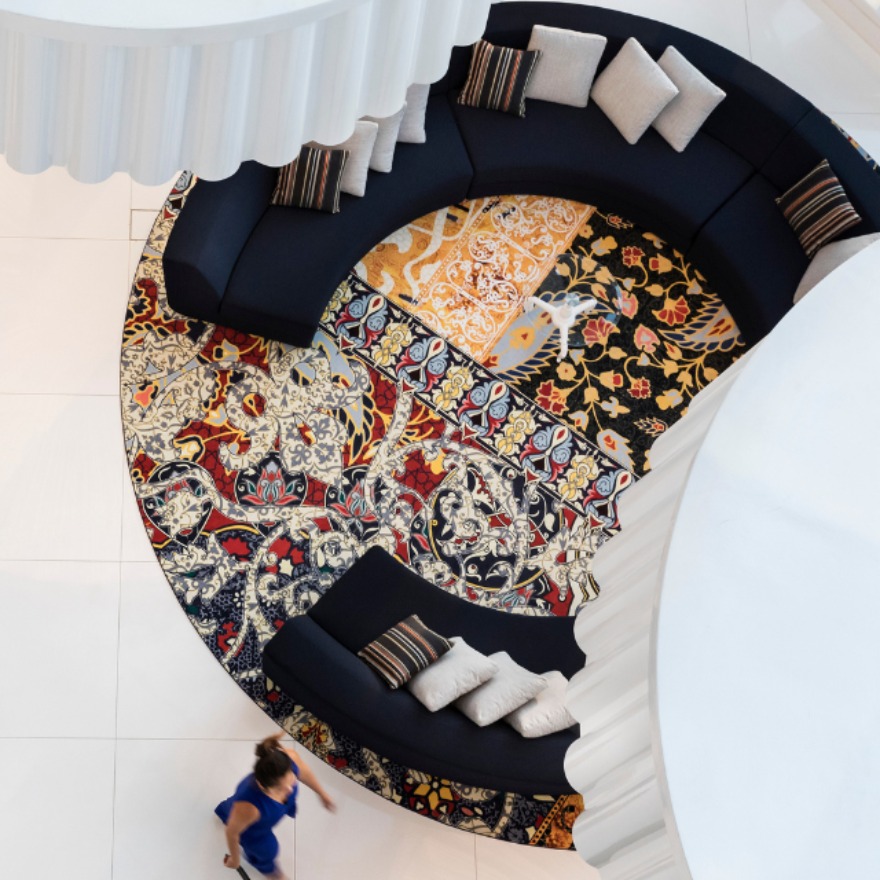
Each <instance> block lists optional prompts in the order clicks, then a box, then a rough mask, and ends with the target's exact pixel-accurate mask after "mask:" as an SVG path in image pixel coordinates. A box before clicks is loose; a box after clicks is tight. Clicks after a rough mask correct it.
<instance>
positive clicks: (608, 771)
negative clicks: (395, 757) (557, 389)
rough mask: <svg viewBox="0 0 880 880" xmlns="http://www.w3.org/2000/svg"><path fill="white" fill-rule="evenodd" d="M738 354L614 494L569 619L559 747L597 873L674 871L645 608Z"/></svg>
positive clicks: (627, 876) (652, 615) (620, 875)
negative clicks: (631, 481)
mask: <svg viewBox="0 0 880 880" xmlns="http://www.w3.org/2000/svg"><path fill="white" fill-rule="evenodd" d="M747 360H748V356H746V357H744V358H741V359H740V360H739V361H737V363H736V364H734V365H733V366H732V367H731V368H730V369H728V370H727V371H725V372H724V373H722V375H721V376H719V377H718V379H716V380H715V381H714V382H713V383H712V384H711V385H709V386H708V387H707V388H706V389H705V390H704V391H702V392H701V393H700V394H699V395H697V397H696V398H695V399H694V401H693V402H692V404H691V406H690V409H689V411H688V415H687V416H686V417H685V419H684V420H682V421H681V422H679V423H678V424H677V425H675V426H674V427H673V428H672V429H670V430H669V431H668V432H667V433H665V434H662V435H661V436H660V437H659V438H658V439H657V441H656V442H655V443H654V446H653V447H652V449H651V465H652V469H651V472H650V473H649V474H647V475H646V476H645V477H643V478H642V479H641V480H640V481H639V482H638V483H636V484H635V485H634V486H632V487H631V488H629V489H628V490H627V491H626V492H625V493H624V495H623V496H622V498H621V501H620V508H619V515H620V524H621V530H620V533H619V534H618V535H616V536H615V537H614V538H613V539H612V540H611V541H609V542H607V543H606V544H604V545H603V546H602V547H601V548H600V549H599V551H598V553H597V554H596V556H595V558H594V560H593V573H594V574H595V576H596V579H597V580H598V582H599V585H600V586H601V588H602V592H601V594H600V598H599V599H598V600H597V601H596V602H594V603H593V604H591V605H590V606H588V607H587V608H585V609H584V612H583V613H581V614H580V615H579V616H578V619H577V621H576V623H575V637H576V638H577V641H578V644H579V645H580V647H581V649H582V650H583V651H584V653H585V654H587V665H586V667H585V668H584V669H583V670H582V671H581V672H580V673H578V675H576V676H575V677H574V678H573V679H572V681H571V683H570V685H569V688H568V694H567V702H568V705H569V709H570V710H571V712H572V714H573V715H574V716H575V718H577V720H578V722H579V723H580V725H581V737H580V739H579V740H577V742H576V743H575V744H574V745H573V746H572V748H571V749H570V750H569V752H568V755H567V756H566V764H565V772H566V775H567V777H568V780H569V782H571V784H572V785H573V786H574V787H575V788H576V789H577V790H578V791H580V792H581V793H582V794H583V796H584V802H585V804H586V809H585V811H584V812H583V813H582V814H581V816H580V817H579V818H578V820H577V822H576V824H575V827H574V840H575V847H576V848H577V850H578V852H579V853H580V854H581V856H582V857H583V858H584V859H585V860H586V861H587V862H589V863H590V864H591V865H593V866H595V867H597V868H599V869H600V871H601V874H602V880H643V878H645V880H647V878H652V880H684V878H687V877H689V875H688V874H687V873H686V868H685V867H684V866H683V860H682V858H681V855H680V848H679V845H678V840H677V837H676V832H675V826H674V823H672V822H671V821H669V816H668V814H667V812H665V806H664V805H665V804H666V803H667V802H668V797H667V796H666V795H665V792H664V790H663V785H664V771H663V758H662V755H661V754H660V752H659V750H658V749H657V748H656V747H655V746H656V742H657V739H658V738H657V731H656V725H655V722H654V716H655V712H654V711H653V710H652V703H653V699H654V695H653V687H652V681H653V678H654V673H653V666H654V650H655V644H654V642H655V632H656V629H655V628H656V616H657V609H658V603H659V598H660V590H661V587H662V583H663V581H662V578H663V569H664V564H665V560H666V548H667V545H668V543H669V541H670V539H671V535H672V531H673V528H674V525H675V512H676V510H677V507H678V502H679V498H680V496H681V494H682V492H683V491H684V488H685V485H686V483H687V477H688V474H689V472H690V468H691V464H692V463H693V460H694V456H695V455H696V453H697V451H698V450H699V448H700V445H701V443H702V441H703V438H704V437H705V435H706V431H707V430H708V428H709V426H710V425H711V423H712V419H713V417H714V415H715V413H716V412H717V410H718V407H719V406H720V405H721V402H722V401H723V400H724V398H725V397H726V395H727V391H728V390H729V388H730V386H731V384H732V382H733V380H734V378H735V377H736V375H738V373H739V371H740V370H742V368H743V365H744V363H745V362H746V361H747Z"/></svg>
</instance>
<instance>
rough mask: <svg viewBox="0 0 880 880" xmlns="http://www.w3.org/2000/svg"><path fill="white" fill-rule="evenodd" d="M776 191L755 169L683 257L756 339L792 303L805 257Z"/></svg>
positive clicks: (746, 334)
mask: <svg viewBox="0 0 880 880" xmlns="http://www.w3.org/2000/svg"><path fill="white" fill-rule="evenodd" d="M778 195H779V190H777V189H776V188H775V187H774V186H773V185H772V184H771V183H770V182H769V181H768V180H766V179H765V178H764V177H762V176H761V175H759V174H756V175H755V176H754V177H753V178H752V179H751V180H750V181H749V182H748V183H747V184H746V186H744V187H743V188H742V189H741V190H740V191H739V192H738V193H737V194H736V195H735V196H733V198H732V199H730V201H729V202H728V203H727V204H726V205H725V206H724V207H723V208H722V209H721V210H720V211H719V212H718V213H717V214H716V215H715V216H714V217H713V218H712V219H711V220H710V221H709V222H708V223H707V224H706V225H705V227H704V228H703V229H702V230H701V231H700V234H699V236H698V237H697V239H696V240H695V241H694V244H693V246H692V247H691V248H690V250H689V251H688V254H687V257H688V260H690V261H691V262H692V263H693V264H694V266H695V268H697V269H698V270H699V271H700V272H701V273H702V274H703V275H704V276H705V277H706V278H711V279H712V283H713V285H714V286H715V288H716V290H717V292H718V295H719V296H720V297H721V299H722V300H723V301H724V304H725V305H726V306H727V307H728V309H729V310H730V313H731V314H732V315H733V318H734V320H735V321H736V323H737V326H738V327H739V329H740V332H741V333H742V335H743V337H744V338H745V339H746V341H747V342H749V343H750V344H754V343H756V342H758V341H759V340H760V339H762V338H763V337H764V336H766V335H767V333H769V332H770V331H771V330H772V329H773V327H774V326H775V325H776V324H777V323H778V322H779V320H780V319H781V318H782V316H783V315H784V314H785V313H786V312H787V311H788V310H789V309H790V308H791V300H792V296H793V295H794V292H795V290H796V289H797V286H798V283H799V282H800V280H801V277H802V276H803V274H804V272H805V271H806V269H807V265H808V262H809V261H808V260H807V256H806V254H804V251H803V248H802V247H801V246H800V242H798V240H797V237H796V236H795V234H794V232H792V230H791V227H790V226H789V225H788V223H787V222H786V220H785V217H784V216H783V215H782V212H781V211H780V210H779V208H778V207H777V205H776V202H775V201H774V199H775V198H776V196H778Z"/></svg>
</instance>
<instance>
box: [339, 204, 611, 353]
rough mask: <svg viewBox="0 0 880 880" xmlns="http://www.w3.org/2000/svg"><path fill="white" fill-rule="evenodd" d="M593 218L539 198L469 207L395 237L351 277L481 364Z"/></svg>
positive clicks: (578, 208) (588, 210)
mask: <svg viewBox="0 0 880 880" xmlns="http://www.w3.org/2000/svg"><path fill="white" fill-rule="evenodd" d="M594 211H595V208H593V207H592V206H590V205H582V204H580V203H579V202H572V201H567V200H564V199H555V198H548V197H545V196H510V197H503V198H500V199H499V198H497V197H495V198H486V199H474V200H473V201H469V202H464V203H462V204H460V205H454V206H452V207H449V208H444V209H443V210H440V211H435V212H434V213H432V214H427V215H426V216H424V217H421V218H419V219H418V220H417V221H415V222H414V223H410V224H408V225H407V226H404V227H403V228H402V229H399V230H398V231H397V232H395V233H394V234H392V235H390V236H389V237H388V238H386V239H385V240H384V241H383V242H382V243H381V244H380V245H378V246H377V247H375V248H373V250H372V251H370V253H369V254H367V255H366V256H365V257H364V258H363V261H362V262H361V263H359V264H358V266H357V267H356V271H357V273H358V274H359V275H360V276H361V277H362V278H364V280H366V281H367V282H368V283H369V284H370V285H371V286H373V287H375V288H376V289H377V290H380V291H381V292H382V293H384V294H385V295H386V296H387V297H388V298H389V299H390V300H391V301H392V302H395V303H397V304H398V305H400V306H402V307H403V308H405V309H407V310H408V311H410V312H413V313H414V314H416V315H418V317H419V319H420V320H421V321H423V322H424V323H425V324H427V325H428V326H429V327H430V328H431V329H432V330H435V331H438V332H441V333H442V334H443V335H444V336H445V337H446V338H447V339H448V340H449V341H450V342H452V343H453V344H454V345H456V346H457V347H458V348H460V349H462V350H463V351H464V352H466V353H467V354H469V355H470V356H471V357H472V358H474V359H475V360H477V361H480V362H482V361H484V360H485V359H486V358H488V357H489V355H490V354H491V352H492V350H493V348H494V347H495V345H496V343H497V342H498V340H499V339H500V338H501V337H502V336H503V335H504V333H505V331H506V330H507V328H508V327H509V326H510V325H511V323H512V322H513V321H514V320H515V319H516V317H517V316H518V315H519V314H520V312H521V310H522V306H523V303H524V302H525V301H526V299H527V298H528V297H529V296H531V295H532V294H533V293H534V292H535V291H536V290H537V289H538V287H539V286H540V284H541V282H542V281H543V280H544V278H545V277H546V276H547V274H548V273H549V272H550V271H551V270H552V269H553V267H554V266H555V265H556V261H557V258H558V257H559V256H560V255H561V254H563V253H565V252H566V251H567V250H568V248H569V246H570V245H571V243H572V241H573V240H574V238H575V237H576V236H577V234H578V232H579V231H580V230H581V228H582V227H583V226H584V225H585V224H586V223H587V222H588V221H589V219H590V217H591V216H592V214H593V212H594Z"/></svg>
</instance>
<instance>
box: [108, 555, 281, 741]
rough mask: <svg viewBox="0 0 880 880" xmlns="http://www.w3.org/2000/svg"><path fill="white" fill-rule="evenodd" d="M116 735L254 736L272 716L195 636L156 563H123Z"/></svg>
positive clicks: (264, 733)
mask: <svg viewBox="0 0 880 880" xmlns="http://www.w3.org/2000/svg"><path fill="white" fill-rule="evenodd" d="M119 643H120V644H119V704H118V705H119V715H118V734H119V736H120V737H123V738H125V737H133V738H139V739H151V738H157V739H162V738H172V739H198V738H203V739H217V738H222V739H243V740H247V741H251V740H259V739H262V738H263V737H265V736H267V735H268V734H269V733H271V731H272V730H273V723H272V721H271V720H270V719H269V718H268V717H267V716H266V715H265V714H264V713H263V712H262V711H261V710H260V709H258V708H257V706H256V705H255V704H254V703H253V702H252V701H251V700H250V699H249V698H248V697H247V696H246V695H245V693H244V692H243V691H242V690H241V688H239V687H238V685H237V684H236V683H235V682H234V681H233V680H232V679H231V678H230V677H229V675H228V674H227V673H226V671H225V670H224V669H223V667H222V666H221V665H220V664H219V663H218V662H217V661H216V660H215V659H214V657H213V656H212V655H211V652H210V651H209V650H208V649H207V648H206V647H205V645H204V644H203V643H202V640H201V639H200V638H199V635H198V633H197V632H196V631H195V630H194V629H193V627H192V625H191V624H190V622H189V620H187V618H186V615H185V614H184V613H183V610H182V609H181V608H180V606H179V605H178V603H177V600H176V599H175V597H174V594H173V593H172V591H171V588H170V587H169V586H168V582H167V581H166V580H165V575H164V574H163V573H162V570H161V569H160V568H159V564H158V563H157V562H156V561H155V560H154V561H153V562H135V563H123V565H122V597H121V614H120V623H119Z"/></svg>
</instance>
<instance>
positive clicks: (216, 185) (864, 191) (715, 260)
mask: <svg viewBox="0 0 880 880" xmlns="http://www.w3.org/2000/svg"><path fill="white" fill-rule="evenodd" d="M536 23H537V24H545V25H549V26H553V27H560V28H569V29H573V30H579V31H584V32H590V33H598V34H602V35H604V36H606V37H607V39H608V45H607V46H606V48H605V52H604V54H603V56H602V61H601V63H600V66H599V72H601V70H602V69H603V68H604V67H605V65H607V63H608V62H609V61H610V60H611V59H612V58H613V57H614V56H615V54H616V53H617V51H618V50H619V49H620V47H621V46H622V45H623V43H624V42H625V40H626V39H627V38H629V37H631V36H632V37H635V38H636V39H638V40H639V41H640V42H641V43H642V45H643V46H644V47H645V48H646V49H647V51H648V52H649V54H650V55H652V57H654V58H657V57H659V55H660V54H661V53H662V52H663V51H664V50H665V48H666V47H667V46H668V45H674V46H675V47H676V48H677V49H678V50H679V51H680V52H682V54H684V56H685V57H686V58H688V60H690V61H691V62H692V63H693V64H694V65H695V66H696V67H697V68H699V69H700V70H701V71H702V72H703V73H704V74H705V75H706V76H708V77H709V78H710V79H711V80H712V81H713V82H715V83H716V84H717V85H718V86H720V87H721V88H722V89H724V90H725V91H726V92H727V97H726V98H725V99H724V100H723V101H722V102H721V104H720V105H719V106H718V107H717V108H716V109H715V111H714V112H713V113H712V114H711V115H710V116H709V118H708V120H707V121H706V123H705V125H704V126H703V128H702V129H701V130H700V131H699V132H698V133H697V135H696V136H695V137H694V139H693V141H691V143H690V144H689V145H688V146H687V148H686V149H685V150H684V152H682V153H677V152H676V151H675V150H673V149H672V148H671V147H670V146H669V145H668V144H667V143H666V142H665V141H664V140H663V139H662V138H661V137H660V135H659V134H658V133H657V132H656V131H654V130H653V129H649V130H648V131H647V132H646V133H645V135H644V136H643V137H642V138H641V139H640V140H639V142H638V143H637V144H635V145H630V144H628V143H626V141H624V139H623V138H622V136H621V135H620V134H619V133H618V132H617V131H616V129H614V127H613V125H612V124H611V122H610V121H609V120H608V119H607V117H605V115H604V114H603V113H602V111H601V110H599V108H598V107H597V106H596V105H595V104H594V103H593V102H591V103H590V104H589V105H588V106H587V107H586V108H583V109H582V108H574V107H569V106H565V105H561V104H553V103H549V102H544V101H536V100H528V101H527V103H526V116H525V118H520V117H516V116H512V115H510V114H505V113H499V112H496V111H491V110H480V109H475V108H471V107H465V106H461V105H459V104H458V103H457V102H456V98H457V95H458V91H459V90H460V88H461V86H462V85H463V83H464V80H465V78H466V76H467V69H468V64H469V59H470V51H471V50H470V47H456V48H455V49H454V50H453V52H452V56H451V59H450V66H449V70H448V72H447V74H446V76H444V77H443V79H441V80H440V81H439V82H437V83H435V84H434V85H433V86H432V87H431V97H430V99H429V102H428V108H427V114H426V123H425V127H426V131H427V142H426V143H425V144H398V145H397V149H396V152H395V157H394V165H393V169H392V171H391V172H390V173H387V174H380V173H376V172H371V173H370V176H369V182H368V185H367V192H366V195H365V196H364V197H363V198H355V197H353V196H347V195H343V196H342V204H341V210H340V212H339V213H338V214H322V213H320V212H316V211H307V210H304V209H299V208H281V207H277V206H270V205H269V199H270V197H271V193H272V189H273V187H274V182H275V175H276V169H274V168H269V167H267V166H263V165H260V164H259V163H256V162H246V163H244V164H243V165H242V166H241V167H240V168H239V170H238V171H237V172H236V173H235V174H234V175H232V177H230V178H228V179H226V180H222V181H216V182H212V181H205V180H200V181H198V182H197V183H196V185H195V187H194V188H193V190H192V191H191V193H190V194H189V196H188V198H187V201H186V203H185V205H184V207H183V209H182V211H181V213H180V216H179V217H178V219H177V221H176V223H175V225H174V229H173V231H172V234H171V236H170V239H169V241H168V245H167V248H166V251H165V255H164V269H165V280H166V290H167V293H168V299H169V303H170V304H171V306H172V307H173V308H174V309H176V310H178V311H180V312H182V313H183V314H185V315H190V316H192V317H197V318H201V319H203V320H208V321H212V322H215V323H220V324H225V325H227V326H231V327H233V328H235V329H238V330H242V331H245V332H250V333H257V334H260V335H263V336H267V337H269V338H273V339H278V340H281V341H283V342H288V343H290V344H293V345H301V346H306V345H308V344H310V342H311V340H312V337H313V335H314V333H315V330H316V328H317V325H318V321H319V320H320V316H321V314H322V312H323V309H324V307H325V306H326V304H327V302H328V301H329V299H330V297H331V295H332V293H333V291H334V290H335V289H336V287H337V286H338V285H339V283H341V282H342V281H343V280H344V279H345V277H346V276H347V274H348V272H349V270H350V269H351V267H352V266H354V265H355V264H356V263H357V262H358V261H359V260H360V259H361V257H362V256H363V255H364V254H365V253H367V252H368V251H369V250H370V249H371V248H372V247H373V246H374V245H375V244H377V243H378V242H379V241H381V240H382V239H383V238H384V237H386V236H387V235H389V234H390V233H392V232H394V231H395V230H397V229H399V228H400V227H401V226H403V225H405V224H406V223H407V222H410V221H412V220H414V219H416V218H418V217H420V216H422V215H424V214H426V213H428V212H430V211H434V210H439V209H442V208H444V207H446V206H448V205H453V204H457V203H459V202H461V201H462V200H464V199H466V198H478V197H482V196H492V195H508V194H513V193H530V194H535V195H548V196H558V197H565V198H571V199H575V200H578V201H582V202H586V203H590V204H596V205H598V206H599V207H600V208H602V209H603V210H613V211H614V212H616V213H619V214H620V215H622V216H624V217H626V218H627V219H629V220H632V221H634V222H635V223H637V224H639V225H641V226H643V227H646V228H647V229H648V230H650V231H651V232H654V233H656V234H658V235H660V236H661V237H663V238H665V239H667V240H668V241H669V242H670V243H671V244H672V245H673V246H674V247H676V248H677V249H678V250H679V251H681V252H682V254H684V256H685V257H686V258H687V259H688V260H689V261H692V262H693V264H694V265H695V267H696V268H697V269H698V270H699V271H700V272H701V273H702V274H704V276H705V277H706V278H707V279H708V280H709V282H710V283H711V284H712V285H713V287H714V289H715V290H717V292H718V293H719V295H720V296H721V298H722V299H723V300H724V302H725V304H726V305H727V306H728V308H729V309H730V311H731V313H732V314H733V316H734V318H735V320H736V322H737V324H738V326H739V328H740V330H741V332H742V334H743V336H744V337H745V339H746V341H747V342H750V343H754V342H757V341H758V340H759V339H761V338H762V337H763V336H764V335H766V333H768V332H769V331H770V330H771V329H772V328H773V326H775V324H776V323H777V322H778V321H779V319H780V318H781V317H782V316H783V315H784V314H785V312H786V311H788V309H789V308H791V303H792V297H793V294H794V291H795V289H796V288H797V286H798V283H799V282H800V279H801V277H802V276H803V274H804V272H805V271H806V269H807V266H808V264H809V261H808V259H807V257H806V255H805V254H804V252H803V250H802V249H801V246H800V244H799V243H798V240H797V238H796V237H795V235H794V233H793V232H792V230H791V228H790V227H789V226H788V223H787V222H786V220H785V218H784V217H783V215H782V212H781V211H780V210H779V208H778V207H777V206H776V204H775V202H774V198H775V197H776V196H778V195H780V194H781V193H782V192H784V191H785V190H786V189H788V188H789V187H790V186H791V185H792V184H794V183H795V182H797V181H798V180H799V179H800V178H801V177H803V176H804V175H805V174H806V173H807V172H809V171H810V170H811V169H812V168H813V167H814V166H815V165H816V164H818V163H819V161H821V159H823V158H827V159H829V161H830V163H831V166H832V168H833V170H834V171H835V173H836V174H837V175H838V177H839V178H840V180H841V182H842V183H843V186H844V188H845V189H846V192H847V194H848V196H849V198H850V200H851V201H852V203H853V205H854V206H855V208H856V210H857V211H858V212H859V213H860V214H861V216H862V218H863V220H862V223H860V224H859V225H858V226H856V227H854V228H852V229H851V230H848V231H847V233H845V235H844V237H851V236H855V235H862V234H864V233H870V232H876V231H878V230H880V175H877V174H876V173H875V172H874V171H873V170H872V169H871V167H870V166H869V165H868V163H867V162H865V161H864V159H863V158H862V157H861V156H860V155H859V154H858V152H857V151H856V150H855V149H853V147H852V146H851V145H850V144H849V143H848V142H847V140H846V139H845V138H844V137H843V136H842V135H841V133H840V132H839V131H838V130H837V128H836V127H835V126H834V125H833V123H832V122H831V120H829V119H828V118H827V117H826V116H825V115H824V114H822V113H821V112H820V111H819V110H818V109H817V108H815V107H814V106H813V105H812V104H811V103H810V102H809V101H807V100H806V99H805V98H803V97H802V96H800V95H798V94H797V93H796V92H794V91H793V90H792V89H790V88H788V87H787V86H785V85H784V84H783V83H781V82H780V81H779V80H777V79H775V78H774V77H772V76H771V75H770V74H768V73H766V72H765V71H763V70H761V69H760V68H758V67H756V66H755V65H753V64H751V62H749V61H747V60H745V59H744V58H741V57H740V56H738V55H736V54H734V53H732V52H730V51H728V50H727V49H725V48H723V47H722V46H719V45H717V44H715V43H712V42H711V41H709V40H705V39H703V38H701V37H698V36H696V35H694V34H691V33H688V32H686V31H682V30H680V29H678V28H675V27H672V26H670V25H666V24H662V23H660V22H657V21H653V20H651V19H647V18H643V17H640V16H635V15H630V14H628V13H623V12H618V11H616V10H610V9H603V8H596V7H590V6H581V5H577V4H567V3H541V2H538V3H536V2H512V3H503V4H499V5H496V6H493V7H492V10H491V13H490V16H489V22H488V25H487V29H486V33H485V38H486V39H488V40H490V41H491V42H495V43H498V44H501V45H505V46H512V47H514V48H525V47H526V46H527V44H528V40H529V36H530V34H531V29H532V26H533V25H534V24H536Z"/></svg>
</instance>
